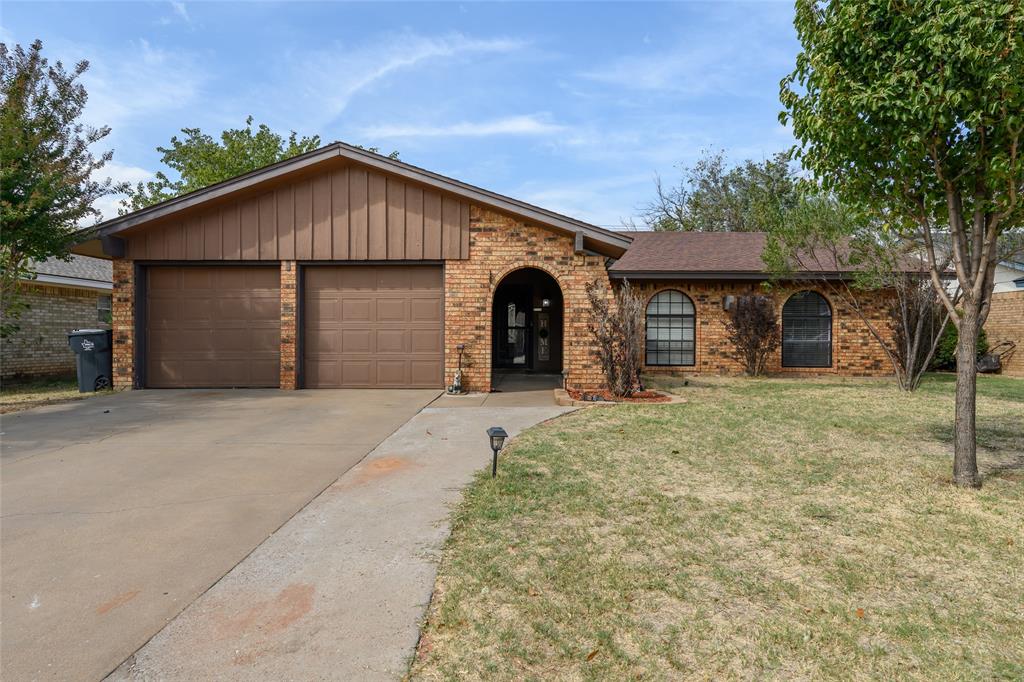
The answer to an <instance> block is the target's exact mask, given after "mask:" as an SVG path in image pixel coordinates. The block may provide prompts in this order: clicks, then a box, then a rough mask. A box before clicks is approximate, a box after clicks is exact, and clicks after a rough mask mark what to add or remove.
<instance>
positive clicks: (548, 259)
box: [444, 206, 611, 391]
mask: <svg viewBox="0 0 1024 682" xmlns="http://www.w3.org/2000/svg"><path fill="white" fill-rule="evenodd" d="M469 229H470V238H469V240H470V247H469V248H470V258H469V259H468V260H449V261H446V262H445V269H444V270H445V272H444V278H445V282H444V288H445V327H444V338H445V385H449V384H450V383H451V382H452V381H453V380H454V378H455V371H456V369H457V366H458V351H456V346H458V345H459V344H465V346H466V350H465V355H464V356H463V388H465V389H466V390H470V391H489V390H490V388H491V315H492V311H491V305H492V302H493V299H494V292H495V290H496V289H497V287H498V285H499V284H500V283H501V280H502V279H503V278H504V277H505V275H507V274H509V273H510V272H513V271H515V270H518V269H521V268H524V267H531V268H538V269H540V270H544V271H545V272H547V273H548V274H549V275H551V276H552V277H554V278H555V280H556V281H557V282H558V285H559V287H560V288H561V289H562V298H563V313H562V315H563V321H564V329H563V344H562V349H563V350H562V366H563V368H564V374H565V376H566V384H567V385H568V386H572V387H579V388H597V387H599V386H601V385H602V384H603V383H604V378H603V376H602V375H601V368H600V364H599V363H598V361H597V358H596V357H595V354H594V351H595V349H594V344H593V340H592V339H591V336H590V331H589V330H588V327H587V322H588V320H589V319H590V306H589V304H588V303H587V296H586V292H585V290H584V285H585V284H586V283H587V282H591V281H594V280H597V281H598V282H602V283H604V285H605V286H607V287H608V288H609V292H610V291H611V287H610V285H609V283H608V272H607V270H606V269H605V265H604V262H605V258H604V256H593V255H586V254H577V253H575V249H574V246H575V244H574V240H573V239H572V237H566V236H563V235H560V234H555V233H554V232H551V231H550V230H547V229H543V228H540V227H536V226H534V225H530V224H527V223H524V222H521V221H517V220H515V219H513V218H510V217H508V216H505V215H502V214H500V213H496V212H494V211H490V210H487V209H483V208H480V207H479V206H473V207H472V209H471V212H470V223H469Z"/></svg>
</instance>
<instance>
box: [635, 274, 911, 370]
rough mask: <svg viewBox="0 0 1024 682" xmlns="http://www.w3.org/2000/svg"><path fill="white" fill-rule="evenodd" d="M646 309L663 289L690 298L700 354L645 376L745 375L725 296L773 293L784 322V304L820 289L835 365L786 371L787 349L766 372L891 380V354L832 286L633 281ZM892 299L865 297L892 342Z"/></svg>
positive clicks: (866, 307) (873, 317)
mask: <svg viewBox="0 0 1024 682" xmlns="http://www.w3.org/2000/svg"><path fill="white" fill-rule="evenodd" d="M632 284H633V286H634V287H635V288H636V290H637V291H638V292H639V293H640V295H641V296H642V298H643V300H644V302H645V305H646V302H648V301H650V299H651V297H653V296H654V295H655V294H657V293H658V292H659V291H664V290H666V289H673V290H676V291H681V292H682V293H684V294H686V295H687V296H689V297H690V299H691V300H692V301H693V305H694V307H695V309H696V355H695V358H694V360H695V364H694V365H693V366H692V367H647V368H645V371H646V372H650V373H657V374H679V373H698V372H703V373H712V374H740V373H742V372H743V371H744V368H743V363H742V362H741V360H740V358H739V356H738V355H737V354H736V351H735V348H734V347H733V346H732V344H731V343H729V340H728V332H727V330H726V326H725V325H726V320H727V318H728V313H727V312H726V311H725V310H724V308H723V299H724V298H725V297H726V296H729V295H731V296H744V295H750V294H751V293H754V294H764V293H768V294H769V295H771V296H772V297H773V298H774V300H775V312H776V314H777V315H778V318H779V324H780V326H781V324H782V305H783V304H784V303H785V302H786V299H788V298H789V296H790V295H792V294H793V293H796V292H797V291H805V290H812V291H817V292H818V293H820V294H821V295H822V296H824V297H825V299H826V300H828V302H829V304H830V305H831V307H832V366H831V367H824V368H805V367H799V368H797V367H783V366H782V347H781V345H780V346H779V349H778V350H777V351H776V352H775V354H774V355H773V356H772V358H771V359H770V360H769V362H768V366H767V367H766V371H767V372H769V373H773V374H775V373H777V374H796V375H807V374H837V375H842V376H854V377H874V376H888V375H890V374H892V373H893V371H892V365H891V364H890V363H889V359H888V356H887V355H886V354H885V351H884V350H883V349H882V347H881V345H880V344H879V343H878V341H877V340H876V339H875V338H874V336H872V334H871V332H870V331H869V329H868V327H867V325H865V324H864V322H863V321H862V320H861V319H860V317H859V316H858V315H857V313H856V312H855V311H854V310H853V309H852V308H851V307H850V306H849V305H847V304H845V303H844V302H842V301H841V300H840V299H839V297H837V296H835V295H833V294H832V293H831V292H829V291H828V289H827V288H825V287H822V286H820V285H818V284H812V283H801V284H795V283H794V284H783V285H780V286H775V287H772V289H771V290H770V291H768V292H765V291H764V290H763V289H762V287H761V283H760V282H752V281H721V282H719V281H714V282H708V281H696V280H681V281H674V282H643V281H640V282H634V283H632ZM887 307H888V303H887V299H886V296H885V295H884V294H870V295H865V296H864V297H863V298H862V299H861V308H862V309H863V310H864V312H865V314H866V315H867V317H868V319H869V320H870V321H871V323H872V326H874V327H875V329H876V330H878V331H879V332H880V333H882V334H883V335H884V336H885V338H891V332H890V329H889V326H888V323H887V321H886V318H887V314H886V309H887Z"/></svg>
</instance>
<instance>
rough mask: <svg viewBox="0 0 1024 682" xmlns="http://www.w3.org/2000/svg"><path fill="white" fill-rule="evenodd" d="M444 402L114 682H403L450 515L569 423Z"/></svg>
mask: <svg viewBox="0 0 1024 682" xmlns="http://www.w3.org/2000/svg"><path fill="white" fill-rule="evenodd" d="M538 395H539V396H540V397H539V398H538V399H537V400H534V401H533V403H534V404H533V405H532V406H531V405H526V406H510V407H488V406H480V405H479V404H478V400H475V399H473V398H472V397H469V398H467V399H460V398H454V399H452V398H442V399H440V400H438V401H437V402H435V403H434V405H440V406H441V407H435V406H431V407H428V408H426V409H424V410H423V411H421V412H420V413H419V414H417V415H416V416H415V417H413V418H412V419H411V420H409V421H408V422H407V423H406V424H404V425H403V426H402V427H401V428H400V429H399V430H398V431H396V432H395V433H394V434H393V435H391V436H390V437H389V438H387V439H386V440H385V441H384V442H383V443H381V444H380V445H379V446H378V447H377V448H376V449H375V450H374V451H373V452H372V453H371V454H370V455H369V456H368V457H367V458H366V459H365V460H364V461H362V462H361V463H359V464H358V465H357V466H355V467H353V468H352V469H350V470H349V471H348V472H346V473H345V474H344V475H343V476H342V477H341V478H339V479H338V480H337V481H336V482H335V483H334V484H333V485H331V486H330V487H329V488H328V489H327V490H325V491H324V492H323V493H322V494H321V495H320V496H318V497H317V498H316V499H315V500H313V502H311V503H310V504H309V505H308V506H307V507H306V508H304V509H303V510H302V511H301V512H300V513H299V514H297V515H295V517H294V518H292V519H291V520H290V521H289V522H288V523H287V524H285V525H284V526H283V527H282V528H281V529H280V530H279V531H278V532H276V533H275V534H274V535H273V536H272V537H270V538H269V539H268V540H267V541H266V542H264V543H263V544H262V545H260V547H259V548H257V549H256V551H254V552H253V553H252V554H251V555H250V556H249V557H247V558H246V559H245V561H243V562H241V563H240V564H239V565H238V566H237V567H236V568H235V569H234V570H232V571H231V572H230V573H229V574H228V575H226V576H225V577H224V578H223V579H222V580H220V582H218V583H217V584H216V585H215V586H214V587H213V588H211V589H210V590H209V591H208V592H206V593H205V594H204V595H203V596H202V597H200V598H199V599H198V600H196V601H195V602H194V603H193V604H192V605H190V606H189V607H188V608H187V609H186V610H185V611H184V612H183V613H182V614H181V615H180V616H179V617H178V618H176V619H175V620H174V621H173V622H172V623H170V624H169V625H168V626H167V627H166V628H164V630H162V631H161V632H160V633H159V634H158V635H156V636H155V637H154V638H153V639H152V640H150V642H149V643H147V644H146V646H144V647H143V648H142V649H141V650H140V651H139V652H138V653H137V654H136V655H134V656H132V657H131V658H130V659H129V660H127V661H126V662H125V663H124V665H122V666H121V667H120V668H119V669H118V670H117V671H115V673H114V674H113V675H112V676H111V679H115V680H124V679H140V680H149V679H152V680H156V679H161V680H168V679H170V680H188V679H219V680H223V679H239V680H264V679H282V680H284V679H301V680H345V679H353V680H355V679H358V680H374V679H397V678H400V677H401V676H402V675H403V674H404V673H405V672H406V670H407V666H408V663H409V661H410V660H411V656H412V655H413V653H414V650H415V646H416V642H417V639H418V635H419V625H420V622H421V620H422V618H423V616H424V613H425V610H426V608H427V606H428V603H429V601H430V596H431V592H432V589H433V585H434V580H435V577H436V572H437V562H438V558H439V554H440V549H441V546H442V544H443V542H444V540H445V538H447V536H448V533H449V522H448V515H449V512H450V510H451V505H452V504H453V503H454V502H456V501H457V500H458V499H459V495H460V490H461V489H462V488H463V487H464V486H465V485H466V484H467V483H468V482H469V481H470V480H471V478H472V475H473V473H474V472H475V471H477V470H479V469H482V468H485V467H488V466H489V464H490V448H489V446H488V440H487V436H486V434H485V430H486V429H487V427H489V426H503V427H504V428H505V429H506V430H507V431H508V433H509V434H510V435H514V434H516V433H518V432H519V431H521V430H523V429H525V428H527V427H529V426H532V425H534V424H536V423H538V422H540V421H543V420H546V419H549V418H551V417H555V416H557V415H560V414H563V413H564V412H567V411H571V408H563V407H556V406H554V405H553V404H552V402H553V401H552V397H551V392H550V389H548V390H547V391H545V392H542V393H538Z"/></svg>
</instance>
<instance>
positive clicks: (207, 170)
mask: <svg viewBox="0 0 1024 682" xmlns="http://www.w3.org/2000/svg"><path fill="white" fill-rule="evenodd" d="M252 122H253V118H252V116H250V117H248V118H247V119H246V120H245V127H244V128H230V129H228V130H225V131H224V132H222V133H221V134H220V139H219V140H217V139H215V138H214V137H213V136H212V135H209V134H207V133H204V132H203V131H202V130H200V129H199V128H182V129H181V132H182V134H183V135H184V138H179V137H178V136H177V135H175V136H173V137H172V138H171V143H170V146H168V147H157V148H156V149H157V151H158V152H160V153H161V154H162V156H161V158H160V161H161V163H163V164H164V165H165V166H167V167H168V169H170V171H171V174H172V175H173V176H174V179H172V177H171V175H168V174H167V173H166V172H164V171H162V170H161V171H157V173H156V179H155V180H150V181H148V182H140V183H139V184H138V185H136V186H135V187H134V188H133V189H130V190H129V191H128V192H127V195H128V196H127V198H126V199H125V200H124V201H122V202H121V205H122V210H121V213H129V212H131V211H135V210H138V209H140V208H145V207H146V206H152V205H153V204H158V203H160V202H161V201H166V200H167V199H173V198H174V197H176V196H180V195H182V194H188V193H189V192H194V191H196V190H198V189H202V188H204V187H208V186H209V185H212V184H215V183H218V182H222V181H224V180H228V179H230V178H234V177H237V176H239V175H244V174H245V173H248V172H250V171H253V170H256V169H257V168H262V167H263V166H269V165H270V164H273V163H277V162H278V161H284V160H285V159H290V158H291V157H293V156H298V155H299V154H304V153H306V152H310V151H313V150H314V149H316V148H317V147H319V146H320V137H319V136H318V135H313V136H312V137H305V136H303V137H299V136H298V134H297V133H296V132H295V131H292V132H290V133H289V134H288V136H287V137H284V136H282V135H279V134H278V133H275V132H274V131H272V130H271V129H270V127H269V126H267V125H266V124H262V123H261V124H260V125H259V126H257V127H256V129H255V130H254V129H253V125H252Z"/></svg>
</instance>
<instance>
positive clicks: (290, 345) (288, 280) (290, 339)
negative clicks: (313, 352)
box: [281, 260, 299, 391]
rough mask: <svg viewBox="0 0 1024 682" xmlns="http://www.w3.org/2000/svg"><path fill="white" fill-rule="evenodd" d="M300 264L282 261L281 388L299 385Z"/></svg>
mask: <svg viewBox="0 0 1024 682" xmlns="http://www.w3.org/2000/svg"><path fill="white" fill-rule="evenodd" d="M298 271H299V268H298V264H297V263H296V262H295V261H291V260H284V261H281V388H283V389H285V390H287V391H294V390H295V389H296V388H297V387H298V375H297V371H296V369H297V367H298V366H299V357H298V348H299V345H298V343H297V341H298V330H297V328H296V324H297V323H298V310H299V288H298V286H296V283H297V281H298V279H297V278H298Z"/></svg>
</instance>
